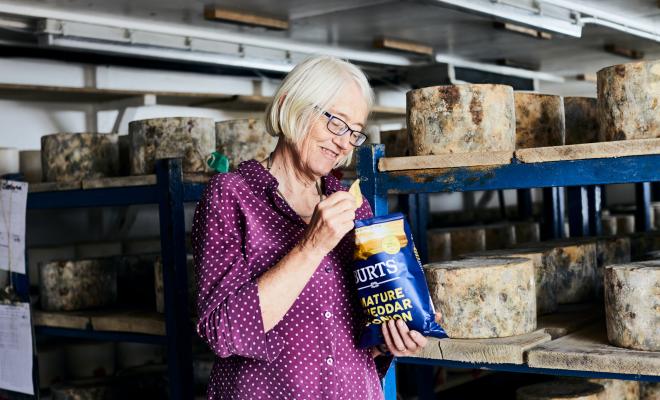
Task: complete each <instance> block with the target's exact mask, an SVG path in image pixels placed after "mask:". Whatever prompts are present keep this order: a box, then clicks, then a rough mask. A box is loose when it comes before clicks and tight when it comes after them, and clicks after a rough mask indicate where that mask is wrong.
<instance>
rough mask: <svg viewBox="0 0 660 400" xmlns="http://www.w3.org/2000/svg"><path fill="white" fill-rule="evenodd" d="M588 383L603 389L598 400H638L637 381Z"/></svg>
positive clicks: (611, 380)
mask: <svg viewBox="0 0 660 400" xmlns="http://www.w3.org/2000/svg"><path fill="white" fill-rule="evenodd" d="M589 382H593V383H597V384H599V385H601V386H603V388H605V391H604V392H603V394H602V395H601V398H600V400H639V382H637V381H624V380H621V379H589Z"/></svg>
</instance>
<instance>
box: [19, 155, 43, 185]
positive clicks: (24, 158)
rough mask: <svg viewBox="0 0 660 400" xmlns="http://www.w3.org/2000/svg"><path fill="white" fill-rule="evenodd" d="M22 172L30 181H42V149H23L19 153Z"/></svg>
mask: <svg viewBox="0 0 660 400" xmlns="http://www.w3.org/2000/svg"><path fill="white" fill-rule="evenodd" d="M18 156H19V163H20V172H21V174H23V177H25V180H26V181H28V182H29V183H38V182H41V179H42V176H43V172H42V170H41V150H21V152H20V153H19V155H18Z"/></svg>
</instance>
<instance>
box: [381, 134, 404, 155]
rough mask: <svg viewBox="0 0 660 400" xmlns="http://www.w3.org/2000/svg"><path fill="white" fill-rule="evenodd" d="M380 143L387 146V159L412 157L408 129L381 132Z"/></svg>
mask: <svg viewBox="0 0 660 400" xmlns="http://www.w3.org/2000/svg"><path fill="white" fill-rule="evenodd" d="M380 142H381V143H382V144H384V145H385V157H406V156H409V155H410V139H409V137H408V129H407V128H403V129H396V130H393V131H381V132H380Z"/></svg>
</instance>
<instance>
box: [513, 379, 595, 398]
mask: <svg viewBox="0 0 660 400" xmlns="http://www.w3.org/2000/svg"><path fill="white" fill-rule="evenodd" d="M604 391H605V388H603V386H602V385H599V384H596V383H592V382H586V381H578V380H575V381H572V380H570V381H569V380H555V381H550V382H543V383H537V384H535V385H529V386H523V387H521V388H520V389H518V390H517V391H516V400H565V399H566V400H568V399H570V400H602V398H601V395H602V393H603V392H604Z"/></svg>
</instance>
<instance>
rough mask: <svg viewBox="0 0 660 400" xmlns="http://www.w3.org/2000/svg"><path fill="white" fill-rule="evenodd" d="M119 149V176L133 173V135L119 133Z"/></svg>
mask: <svg viewBox="0 0 660 400" xmlns="http://www.w3.org/2000/svg"><path fill="white" fill-rule="evenodd" d="M117 145H118V151H119V176H128V175H130V174H131V136H130V135H119V137H118V138H117Z"/></svg>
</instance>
